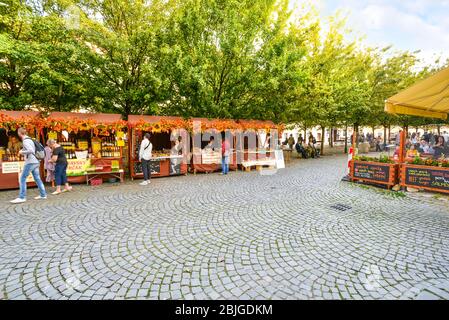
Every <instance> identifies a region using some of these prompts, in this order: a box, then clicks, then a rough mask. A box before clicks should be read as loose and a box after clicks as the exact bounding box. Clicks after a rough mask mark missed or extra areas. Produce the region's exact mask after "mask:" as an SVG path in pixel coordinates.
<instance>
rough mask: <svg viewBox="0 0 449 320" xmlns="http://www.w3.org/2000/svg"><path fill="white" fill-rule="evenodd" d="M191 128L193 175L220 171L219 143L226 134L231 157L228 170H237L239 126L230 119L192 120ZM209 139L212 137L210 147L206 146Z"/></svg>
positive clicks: (191, 165)
mask: <svg viewBox="0 0 449 320" xmlns="http://www.w3.org/2000/svg"><path fill="white" fill-rule="evenodd" d="M190 122H191V128H192V159H191V164H190V167H191V169H192V171H193V172H194V173H197V172H206V173H209V172H215V171H219V170H221V141H223V139H224V138H225V136H226V134H227V135H229V137H230V140H231V141H230V144H231V157H230V159H229V170H237V164H238V162H237V158H236V155H237V153H236V147H235V146H236V144H235V143H236V133H237V132H238V131H239V130H240V128H241V127H240V125H239V124H238V123H237V122H235V121H234V120H230V119H207V118H193V119H191V120H190ZM210 137H214V143H213V145H212V146H208V143H209V140H210Z"/></svg>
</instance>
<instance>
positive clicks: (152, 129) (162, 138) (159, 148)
mask: <svg viewBox="0 0 449 320" xmlns="http://www.w3.org/2000/svg"><path fill="white" fill-rule="evenodd" d="M128 126H129V133H130V147H129V159H130V174H131V178H132V179H134V178H143V173H142V166H141V162H140V161H139V158H138V155H139V148H140V143H141V141H142V138H143V136H144V134H145V133H147V132H149V133H150V134H151V138H150V141H151V143H152V144H153V151H152V159H151V160H152V161H151V163H150V168H151V176H152V177H166V176H174V175H181V174H187V164H188V158H189V156H190V148H189V146H190V136H189V135H188V129H189V128H188V127H189V121H187V120H185V119H183V118H181V117H168V116H149V115H130V116H128ZM179 137H181V138H180V139H179ZM172 138H173V139H172ZM172 140H173V141H172ZM175 140H178V141H179V146H180V150H178V151H176V150H175V148H176V147H175V148H173V147H174V143H175Z"/></svg>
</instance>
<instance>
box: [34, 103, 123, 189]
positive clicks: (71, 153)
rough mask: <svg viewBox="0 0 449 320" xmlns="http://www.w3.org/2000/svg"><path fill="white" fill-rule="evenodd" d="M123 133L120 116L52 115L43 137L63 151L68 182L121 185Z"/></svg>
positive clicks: (67, 113)
mask: <svg viewBox="0 0 449 320" xmlns="http://www.w3.org/2000/svg"><path fill="white" fill-rule="evenodd" d="M126 130H127V126H126V122H125V121H123V120H121V115H119V114H105V113H72V112H53V113H51V114H50V115H49V116H48V117H47V118H46V119H45V126H44V129H43V133H42V134H43V137H44V141H47V140H48V139H54V140H56V141H57V142H58V143H59V144H60V145H61V146H62V147H63V148H64V150H65V153H66V157H67V162H68V165H67V176H68V180H69V182H71V183H81V182H86V183H87V184H89V183H90V184H92V185H98V184H101V183H102V182H103V181H104V179H107V180H108V181H109V182H116V181H120V182H123V180H124V173H125V170H124V168H125V165H124V155H125V152H124V148H125V147H126V142H127V133H126Z"/></svg>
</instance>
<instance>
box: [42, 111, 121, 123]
mask: <svg viewBox="0 0 449 320" xmlns="http://www.w3.org/2000/svg"><path fill="white" fill-rule="evenodd" d="M67 118H71V119H78V120H94V121H96V122H98V123H104V124H108V123H115V122H118V121H120V120H122V116H121V115H120V114H114V113H75V112H52V113H50V114H49V116H48V117H47V119H49V120H51V119H67Z"/></svg>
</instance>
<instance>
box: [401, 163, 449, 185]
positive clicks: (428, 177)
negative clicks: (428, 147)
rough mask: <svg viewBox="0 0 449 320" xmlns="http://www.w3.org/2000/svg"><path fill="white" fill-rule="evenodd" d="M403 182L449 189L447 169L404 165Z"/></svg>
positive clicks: (448, 171)
mask: <svg viewBox="0 0 449 320" xmlns="http://www.w3.org/2000/svg"><path fill="white" fill-rule="evenodd" d="M405 183H406V184H407V185H411V186H417V187H423V188H435V189H442V190H448V191H449V170H441V169H440V170H438V169H436V168H435V169H433V168H426V167H423V168H409V167H406V168H405Z"/></svg>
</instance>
